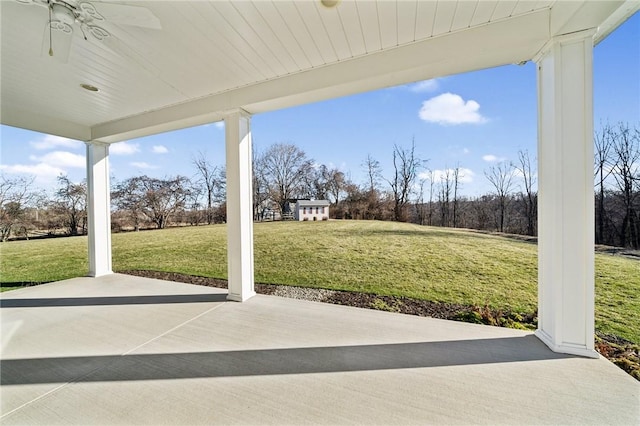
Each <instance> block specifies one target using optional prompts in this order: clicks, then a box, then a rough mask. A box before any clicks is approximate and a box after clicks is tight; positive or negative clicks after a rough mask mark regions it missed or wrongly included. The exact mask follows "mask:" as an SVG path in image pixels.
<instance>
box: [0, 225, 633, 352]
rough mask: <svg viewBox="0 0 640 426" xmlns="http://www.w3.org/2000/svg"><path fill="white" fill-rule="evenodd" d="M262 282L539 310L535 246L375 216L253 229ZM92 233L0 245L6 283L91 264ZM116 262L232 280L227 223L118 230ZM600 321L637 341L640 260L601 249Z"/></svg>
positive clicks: (79, 270)
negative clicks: (89, 241)
mask: <svg viewBox="0 0 640 426" xmlns="http://www.w3.org/2000/svg"><path fill="white" fill-rule="evenodd" d="M254 234H255V235H254V240H255V279H256V281H257V282H263V283H273V284H292V285H299V286H307V287H322V288H329V289H339V290H355V291H362V292H370V293H377V294H383V295H400V296H409V297H414V298H419V299H426V300H433V301H442V302H455V303H461V304H471V305H478V306H484V305H489V306H491V307H492V308H496V309H504V310H507V309H508V310H513V311H518V312H532V311H533V310H535V308H536V304H537V284H536V280H537V249H536V245H535V244H532V243H528V242H522V241H516V240H513V239H510V238H505V237H500V236H494V235H485V234H481V233H475V232H469V231H463V230H453V229H443V228H430V227H423V226H417V225H411V224H405V223H394V222H374V221H330V222H276V223H259V224H256V225H255V227H254ZM86 246H87V240H86V237H75V238H61V239H50V240H37V241H19V242H11V243H2V244H0V256H1V259H2V260H1V263H0V275H1V278H0V281H1V282H2V286H3V289H7V288H10V287H12V286H14V285H21V284H23V283H30V282H48V281H55V280H60V279H64V278H70V277H75V276H83V275H85V274H86V271H87V260H86V252H87V249H86ZM113 266H114V270H116V271H122V270H130V269H148V270H156V271H170V272H180V273H185V274H190V275H200V276H208V277H216V278H226V273H227V272H226V270H227V260H226V227H225V226H224V225H214V226H204V227H187V228H171V229H166V230H161V231H143V232H138V233H124V234H114V235H113ZM596 328H597V330H598V331H601V332H604V333H608V334H615V335H618V336H620V337H624V338H626V339H628V340H631V341H633V342H636V343H640V262H639V261H637V260H632V259H627V258H622V257H616V256H611V255H605V254H597V255H596Z"/></svg>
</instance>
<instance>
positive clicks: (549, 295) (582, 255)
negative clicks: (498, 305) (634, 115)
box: [536, 30, 598, 357]
mask: <svg viewBox="0 0 640 426" xmlns="http://www.w3.org/2000/svg"><path fill="white" fill-rule="evenodd" d="M593 34H594V31H592V30H589V31H582V32H579V33H574V34H570V35H566V36H561V37H558V38H556V39H554V40H553V41H552V42H551V43H550V44H549V45H548V46H547V48H546V50H545V51H544V52H543V53H542V55H541V56H540V58H539V59H537V60H536V62H537V64H538V176H539V177H538V330H537V331H536V335H537V336H538V337H539V338H540V339H541V340H542V341H543V342H544V343H545V344H546V345H547V346H549V348H551V349H552V350H553V351H555V352H561V353H568V354H574V355H581V356H587V357H597V356H598V354H597V352H596V351H595V350H594V225H595V221H594V204H593V203H594V201H593V200H594V192H593V82H592V80H593V79H592V77H593V64H592V58H593V55H592V54H593Z"/></svg>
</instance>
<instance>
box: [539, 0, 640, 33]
mask: <svg viewBox="0 0 640 426" xmlns="http://www.w3.org/2000/svg"><path fill="white" fill-rule="evenodd" d="M639 6H640V2H638V0H632V1H625V0H608V1H602V0H596V1H594V0H591V1H581V2H577V1H558V2H556V3H554V5H553V6H552V8H551V28H550V31H551V36H552V37H556V36H559V35H563V34H571V33H575V32H578V31H582V30H587V29H591V28H598V27H601V26H602V25H603V23H606V26H607V27H609V28H608V31H609V32H611V31H612V30H613V29H615V28H617V26H618V25H620V24H621V23H622V22H624V20H625V19H626V18H624V19H616V18H615V15H616V14H618V13H622V15H624V14H625V11H630V10H632V9H633V8H634V7H635V10H638V7H639ZM629 16H631V14H629V15H627V16H626V17H627V18H628V17H629ZM612 17H613V21H615V22H611V23H607V22H608V21H609V20H611V19H612ZM607 34H608V33H607Z"/></svg>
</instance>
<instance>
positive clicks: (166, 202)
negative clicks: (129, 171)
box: [114, 176, 189, 229]
mask: <svg viewBox="0 0 640 426" xmlns="http://www.w3.org/2000/svg"><path fill="white" fill-rule="evenodd" d="M188 197H189V179H188V178H186V177H184V176H176V177H174V178H167V179H157V178H151V177H148V176H136V177H132V178H129V179H127V180H125V181H124V182H122V184H120V185H119V189H118V191H116V193H115V197H114V198H115V199H116V205H118V206H119V207H120V208H122V209H124V210H128V211H129V212H130V214H131V218H132V219H133V220H134V221H135V223H136V227H137V226H138V223H139V222H138V221H139V217H140V215H141V214H143V215H144V216H146V217H147V218H149V220H151V221H152V222H153V223H154V224H155V225H156V227H157V228H158V229H162V228H164V227H166V225H167V224H168V222H169V220H170V217H171V216H172V215H174V214H176V213H177V212H179V211H181V210H182V209H184V207H185V203H186V201H187V199H188Z"/></svg>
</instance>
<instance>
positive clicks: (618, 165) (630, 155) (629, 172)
mask: <svg viewBox="0 0 640 426" xmlns="http://www.w3.org/2000/svg"><path fill="white" fill-rule="evenodd" d="M612 147H613V152H614V153H615V156H616V158H615V162H614V163H613V177H614V179H615V181H616V185H617V187H618V191H619V194H620V199H621V201H622V205H623V208H624V213H623V219H622V224H621V227H620V232H619V238H620V239H619V241H620V242H619V244H620V245H621V246H623V247H627V246H629V247H633V248H636V249H637V248H640V218H638V210H637V209H638V205H637V200H638V198H639V196H640V191H638V190H637V188H638V186H639V182H640V129H639V128H636V129H634V130H632V129H630V128H629V126H628V125H626V124H623V123H620V124H619V125H618V129H617V132H616V134H615V136H614V139H613V145H612Z"/></svg>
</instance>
